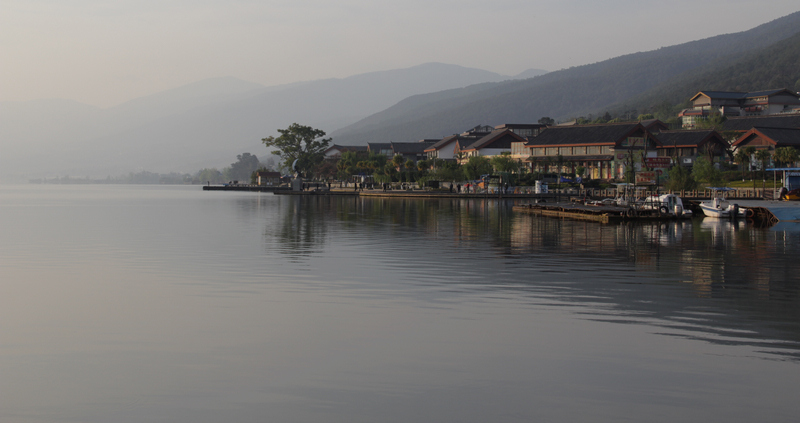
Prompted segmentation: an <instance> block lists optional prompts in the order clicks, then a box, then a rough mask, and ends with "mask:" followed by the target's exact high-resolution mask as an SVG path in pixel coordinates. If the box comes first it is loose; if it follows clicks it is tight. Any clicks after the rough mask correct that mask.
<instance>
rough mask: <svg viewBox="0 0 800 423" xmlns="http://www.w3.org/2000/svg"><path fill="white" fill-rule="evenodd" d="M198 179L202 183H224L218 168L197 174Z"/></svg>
mask: <svg viewBox="0 0 800 423" xmlns="http://www.w3.org/2000/svg"><path fill="white" fill-rule="evenodd" d="M197 179H198V180H199V181H200V183H211V184H218V183H221V182H223V181H224V180H223V179H222V172H220V171H219V170H217V169H216V168H211V169H208V168H206V169H203V170H201V171H199V172H197Z"/></svg>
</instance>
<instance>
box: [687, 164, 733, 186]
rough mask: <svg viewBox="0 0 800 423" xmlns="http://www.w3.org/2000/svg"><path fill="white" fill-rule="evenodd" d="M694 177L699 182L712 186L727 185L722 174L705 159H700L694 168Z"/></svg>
mask: <svg viewBox="0 0 800 423" xmlns="http://www.w3.org/2000/svg"><path fill="white" fill-rule="evenodd" d="M692 177H693V178H694V180H695V181H697V182H705V183H707V184H709V185H711V186H715V187H718V186H722V185H723V184H724V183H725V178H724V177H723V176H722V172H721V171H720V170H719V169H717V168H716V167H714V164H713V163H711V161H710V160H708V159H707V158H705V157H698V158H697V160H696V161H695V162H694V166H692Z"/></svg>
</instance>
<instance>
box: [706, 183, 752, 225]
mask: <svg viewBox="0 0 800 423" xmlns="http://www.w3.org/2000/svg"><path fill="white" fill-rule="evenodd" d="M707 189H710V190H711V191H713V196H712V198H711V200H709V201H703V202H702V203H700V209H701V210H703V214H704V215H706V217H714V218H718V219H731V218H747V217H751V216H752V215H753V212H752V210H750V209H747V208H744V207H739V205H738V204H736V203H731V202H730V201H728V200H727V199H726V198H725V193H726V192H728V191H734V189H733V188H722V187H707Z"/></svg>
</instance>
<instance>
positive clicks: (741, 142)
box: [733, 127, 800, 154]
mask: <svg viewBox="0 0 800 423" xmlns="http://www.w3.org/2000/svg"><path fill="white" fill-rule="evenodd" d="M733 147H734V148H735V149H736V150H738V149H740V148H746V147H755V148H756V149H757V150H767V151H769V152H770V154H775V149H776V148H781V147H792V148H795V149H797V150H800V129H797V128H761V127H756V128H752V129H750V130H749V131H747V132H745V133H744V134H743V135H742V136H741V137H739V138H738V139H737V140H736V141H734V142H733Z"/></svg>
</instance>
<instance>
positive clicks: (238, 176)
mask: <svg viewBox="0 0 800 423" xmlns="http://www.w3.org/2000/svg"><path fill="white" fill-rule="evenodd" d="M236 160H237V161H236V163H231V167H230V170H229V171H228V177H229V178H230V179H233V180H237V181H249V180H250V179H251V178H250V175H251V174H252V173H253V172H255V171H256V170H258V165H259V163H258V157H256V156H255V155H252V154H250V153H244V154H240V155H238V156H236Z"/></svg>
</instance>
